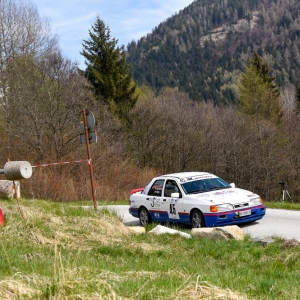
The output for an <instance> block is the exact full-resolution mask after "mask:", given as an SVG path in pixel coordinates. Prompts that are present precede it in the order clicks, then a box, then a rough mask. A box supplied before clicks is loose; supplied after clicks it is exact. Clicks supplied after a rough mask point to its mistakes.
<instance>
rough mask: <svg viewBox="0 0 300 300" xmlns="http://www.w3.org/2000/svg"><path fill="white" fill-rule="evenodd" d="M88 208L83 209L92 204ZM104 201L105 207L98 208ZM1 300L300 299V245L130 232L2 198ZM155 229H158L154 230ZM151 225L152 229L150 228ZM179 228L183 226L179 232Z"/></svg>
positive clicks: (44, 204)
mask: <svg viewBox="0 0 300 300" xmlns="http://www.w3.org/2000/svg"><path fill="white" fill-rule="evenodd" d="M90 204H91V203H85V204H84V205H90ZM99 204H100V203H99ZM0 208H1V209H2V211H3V212H4V215H5V226H4V227H2V226H0V238H1V245H2V250H1V251H2V255H1V257H0V298H1V299H2V300H11V299H22V300H23V299H24V300H27V299H28V300H29V299H30V300H32V299H49V300H51V299H53V300H54V299H62V300H67V299H85V300H96V299H124V300H125V299H126V300H129V299H135V300H142V299H145V300H146V299H149V300H150V299H170V300H173V299H178V300H179V299H180V300H184V299H227V300H236V299H239V300H242V299H244V300H246V299H283V300H289V299H297V297H298V295H299V289H300V288H299V284H298V279H299V267H300V261H299V259H298V258H299V255H300V248H299V246H298V245H297V244H296V243H294V242H293V241H283V240H279V239H277V240H276V242H275V243H272V244H270V245H268V246H263V245H261V244H258V243H255V242H252V241H251V240H250V239H249V238H246V239H245V240H244V241H236V240H230V241H222V240H209V239H200V238H191V239H186V238H184V237H182V236H180V235H170V234H164V235H160V236H156V235H152V234H149V233H148V230H149V229H151V227H149V228H146V229H147V233H146V234H136V233H133V232H132V231H131V230H130V228H129V227H127V226H125V225H124V224H123V223H122V222H121V221H120V219H119V218H118V216H117V215H116V214H114V213H112V212H110V211H108V210H99V211H94V210H93V209H91V210H84V209H82V208H81V207H80V203H78V202H77V203H69V204H67V203H53V202H51V201H42V200H27V199H20V205H17V203H16V201H15V199H11V200H9V199H7V200H1V201H0ZM154 226H156V225H153V227H154ZM153 227H152V228H153ZM181 230H182V229H181Z"/></svg>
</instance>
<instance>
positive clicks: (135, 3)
mask: <svg viewBox="0 0 300 300" xmlns="http://www.w3.org/2000/svg"><path fill="white" fill-rule="evenodd" d="M193 1H194V0H32V3H34V4H35V5H36V7H37V9H38V12H39V15H40V17H41V18H47V19H48V20H49V23H50V24H51V27H52V32H53V33H54V34H56V35H57V36H58V39H59V46H60V48H61V50H62V53H63V55H64V56H65V57H67V58H69V59H71V60H73V61H77V62H78V63H79V67H80V68H84V66H85V64H84V57H83V56H82V55H80V53H79V52H80V51H82V42H83V40H88V39H89V33H88V31H89V30H90V29H91V26H92V25H93V24H94V22H95V20H96V17H97V15H98V16H99V17H100V19H101V20H102V21H104V23H105V24H106V25H107V26H108V27H109V29H110V36H111V38H115V39H116V40H118V45H119V46H122V45H124V46H125V48H126V47H127V45H128V43H130V42H132V41H133V40H134V41H138V40H139V39H140V38H141V37H143V36H145V35H147V34H148V33H151V32H152V30H153V29H154V28H155V27H156V26H158V25H159V24H160V23H161V22H163V21H165V20H166V19H167V18H169V17H172V16H173V15H174V14H175V13H178V12H179V11H180V10H182V9H184V8H185V7H187V6H188V5H189V4H191V3H192V2H193Z"/></svg>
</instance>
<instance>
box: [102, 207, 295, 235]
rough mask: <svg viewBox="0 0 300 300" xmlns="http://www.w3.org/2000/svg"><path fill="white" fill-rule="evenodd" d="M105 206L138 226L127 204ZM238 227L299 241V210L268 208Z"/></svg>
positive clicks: (127, 221) (126, 221) (128, 222)
mask: <svg viewBox="0 0 300 300" xmlns="http://www.w3.org/2000/svg"><path fill="white" fill-rule="evenodd" d="M107 208H109V209H111V210H114V211H116V212H117V213H118V215H119V216H120V217H121V218H122V220H123V223H124V224H125V225H129V226H130V225H131V226H140V223H139V219H137V218H134V217H132V216H131V215H130V214H129V212H128V209H129V205H110V206H107ZM240 228H241V229H242V230H243V232H244V234H250V236H251V237H252V238H259V237H267V236H268V237H269V236H277V237H280V238H283V239H296V240H298V241H300V211H292V210H285V209H271V208H269V209H267V211H266V215H265V216H264V217H263V218H262V219H261V220H259V221H257V222H253V223H250V224H246V225H240Z"/></svg>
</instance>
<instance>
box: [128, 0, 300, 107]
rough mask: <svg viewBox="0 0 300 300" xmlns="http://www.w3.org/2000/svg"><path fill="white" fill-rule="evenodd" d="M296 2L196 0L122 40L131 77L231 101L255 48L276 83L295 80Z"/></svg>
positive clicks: (299, 32) (299, 10)
mask: <svg viewBox="0 0 300 300" xmlns="http://www.w3.org/2000/svg"><path fill="white" fill-rule="evenodd" d="M299 16H300V2H298V1H295V0H282V1H280V0H210V1H207V0H197V1H194V2H193V3H192V4H191V5H189V6H188V7H186V8H185V9H183V10H182V11H180V12H179V13H178V14H176V15H174V16H172V17H170V18H169V19H167V20H166V21H165V22H163V23H161V24H159V26H158V27H156V28H155V29H154V30H153V31H152V33H151V34H148V35H147V36H146V37H143V38H141V39H140V40H139V41H137V42H131V43H130V44H128V48H127V50H128V58H127V61H128V62H129V63H130V64H131V65H132V66H133V69H134V78H135V80H136V81H137V82H138V83H139V84H140V85H141V84H146V85H148V86H150V87H152V88H153V89H154V90H156V91H159V90H160V89H161V88H163V87H166V86H169V87H173V88H178V89H179V90H180V91H185V92H187V93H188V94H189V96H190V97H191V98H192V99H194V100H197V101H203V100H204V101H209V100H211V101H213V102H214V103H215V104H219V105H220V104H231V103H236V102H237V99H238V95H237V84H238V80H239V77H240V75H241V73H242V72H243V71H244V68H245V65H246V63H247V61H248V59H249V58H250V57H251V56H252V55H253V52H254V51H257V52H258V53H259V55H261V56H262V57H263V59H264V61H266V62H267V63H268V64H269V66H270V67H271V70H272V72H273V74H272V75H274V76H275V78H276V83H277V84H278V85H279V86H282V85H284V84H286V83H292V84H297V83H298V81H299V80H300V72H299V70H298V68H299V66H300V55H299V47H300V41H299V37H300V17H299Z"/></svg>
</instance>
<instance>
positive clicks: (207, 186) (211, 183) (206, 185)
mask: <svg viewBox="0 0 300 300" xmlns="http://www.w3.org/2000/svg"><path fill="white" fill-rule="evenodd" d="M181 186H182V188H183V190H184V191H185V193H186V194H198V193H205V192H209V191H214V190H222V189H228V188H230V187H231V186H230V185H229V184H228V183H227V182H226V181H224V180H223V179H221V178H208V179H199V180H194V181H189V182H185V183H182V184H181Z"/></svg>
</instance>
